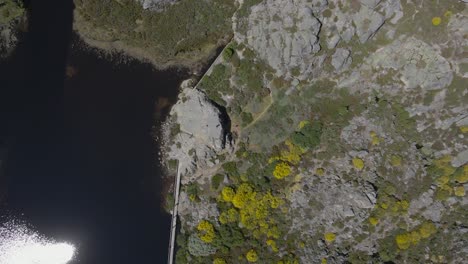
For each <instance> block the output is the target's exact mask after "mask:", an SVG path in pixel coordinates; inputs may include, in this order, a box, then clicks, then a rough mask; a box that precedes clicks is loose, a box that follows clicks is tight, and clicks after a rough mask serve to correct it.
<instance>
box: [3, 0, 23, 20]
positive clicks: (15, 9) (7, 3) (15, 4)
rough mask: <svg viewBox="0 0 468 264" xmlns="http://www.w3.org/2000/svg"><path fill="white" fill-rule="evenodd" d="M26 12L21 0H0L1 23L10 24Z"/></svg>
mask: <svg viewBox="0 0 468 264" xmlns="http://www.w3.org/2000/svg"><path fill="white" fill-rule="evenodd" d="M23 14H24V8H23V6H22V4H21V2H20V1H15V0H0V25H4V24H8V23H10V22H11V21H13V20H14V19H16V18H19V17H21V16H22V15H23Z"/></svg>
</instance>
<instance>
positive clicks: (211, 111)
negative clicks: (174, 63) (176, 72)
mask: <svg viewBox="0 0 468 264" xmlns="http://www.w3.org/2000/svg"><path fill="white" fill-rule="evenodd" d="M171 116H172V117H174V124H172V126H178V127H179V128H180V129H179V131H180V132H179V133H178V134H177V135H175V138H174V139H173V142H174V144H173V145H171V146H170V147H169V149H170V150H169V152H168V153H167V154H168V156H169V157H168V158H169V159H177V160H179V169H180V170H181V172H182V173H183V174H190V173H193V172H195V170H196V169H198V168H205V167H211V166H214V165H215V163H214V162H215V160H216V158H217V155H219V154H221V153H222V152H223V151H224V150H225V149H226V148H230V142H229V120H226V119H228V117H227V116H226V115H225V114H224V113H222V112H221V110H220V109H219V108H218V106H216V105H215V104H214V103H213V102H212V101H210V100H209V99H208V97H207V96H206V94H205V93H203V92H202V91H200V90H198V89H193V88H185V89H184V90H183V91H182V92H181V93H180V95H179V100H178V102H177V104H176V105H174V107H173V108H172V110H171Z"/></svg>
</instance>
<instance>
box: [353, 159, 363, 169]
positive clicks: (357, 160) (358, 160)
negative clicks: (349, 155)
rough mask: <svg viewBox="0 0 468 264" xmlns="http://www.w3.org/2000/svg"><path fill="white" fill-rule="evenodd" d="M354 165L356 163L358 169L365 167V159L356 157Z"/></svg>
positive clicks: (355, 166)
mask: <svg viewBox="0 0 468 264" xmlns="http://www.w3.org/2000/svg"><path fill="white" fill-rule="evenodd" d="M353 165H354V168H356V169H357V170H362V169H364V161H363V160H362V159H360V158H354V159H353Z"/></svg>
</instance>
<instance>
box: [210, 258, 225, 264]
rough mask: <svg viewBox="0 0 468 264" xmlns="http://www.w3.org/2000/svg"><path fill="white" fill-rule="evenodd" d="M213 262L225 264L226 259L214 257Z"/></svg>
mask: <svg viewBox="0 0 468 264" xmlns="http://www.w3.org/2000/svg"><path fill="white" fill-rule="evenodd" d="M213 264H226V261H225V260H224V259H222V258H215V259H214V260H213Z"/></svg>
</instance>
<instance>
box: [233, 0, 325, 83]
mask: <svg viewBox="0 0 468 264" xmlns="http://www.w3.org/2000/svg"><path fill="white" fill-rule="evenodd" d="M316 2H317V1H316ZM322 2H323V1H322ZM324 2H325V4H326V1H324ZM317 6H320V3H318V4H317V5H315V8H316V7H317ZM248 20H249V22H248V23H249V27H248V30H247V32H246V34H245V35H242V34H237V36H236V37H237V38H239V39H242V40H246V42H247V44H248V45H249V47H250V48H252V49H253V50H254V51H255V52H256V53H257V54H258V56H259V58H261V59H262V60H265V61H266V62H268V64H269V65H270V66H271V67H272V68H273V69H275V70H276V72H277V75H279V76H285V75H288V73H290V71H291V70H292V69H294V68H298V69H299V70H300V72H302V73H303V75H307V73H310V71H311V69H309V66H310V64H311V61H312V59H313V57H314V54H315V53H317V52H318V51H319V50H320V45H319V42H318V40H319V39H318V33H319V32H320V27H321V23H320V21H319V20H318V19H317V18H316V17H315V16H314V5H313V3H312V2H310V3H309V2H306V1H297V0H288V1H274V0H268V1H263V2H262V3H260V4H258V5H256V6H254V7H252V12H251V14H250V16H249V19H248Z"/></svg>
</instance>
